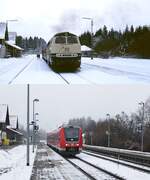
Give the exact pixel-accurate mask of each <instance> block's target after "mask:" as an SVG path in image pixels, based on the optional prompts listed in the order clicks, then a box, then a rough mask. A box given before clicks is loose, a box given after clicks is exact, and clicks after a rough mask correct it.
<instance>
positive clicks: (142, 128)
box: [139, 101, 145, 152]
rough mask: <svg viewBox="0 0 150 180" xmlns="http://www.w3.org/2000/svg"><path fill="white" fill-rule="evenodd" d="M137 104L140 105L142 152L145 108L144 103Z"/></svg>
mask: <svg viewBox="0 0 150 180" xmlns="http://www.w3.org/2000/svg"><path fill="white" fill-rule="evenodd" d="M139 105H141V106H142V117H141V151H142V152H143V144H144V110H145V103H144V102H142V101H141V102H140V103H139Z"/></svg>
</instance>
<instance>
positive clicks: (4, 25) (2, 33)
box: [0, 22, 6, 39]
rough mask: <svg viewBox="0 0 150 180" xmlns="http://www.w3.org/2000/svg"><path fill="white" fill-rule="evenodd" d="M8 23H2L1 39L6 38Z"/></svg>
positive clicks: (0, 24)
mask: <svg viewBox="0 0 150 180" xmlns="http://www.w3.org/2000/svg"><path fill="white" fill-rule="evenodd" d="M5 31H6V23H4V22H1V23H0V39H5Z"/></svg>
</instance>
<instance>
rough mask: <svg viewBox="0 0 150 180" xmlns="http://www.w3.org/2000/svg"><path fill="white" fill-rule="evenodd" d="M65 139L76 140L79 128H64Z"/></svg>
mask: <svg viewBox="0 0 150 180" xmlns="http://www.w3.org/2000/svg"><path fill="white" fill-rule="evenodd" d="M65 139H66V140H67V141H71V140H73V141H78V140H79V128H73V127H72V128H65Z"/></svg>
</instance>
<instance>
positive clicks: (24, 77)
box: [0, 55, 150, 85]
mask: <svg viewBox="0 0 150 180" xmlns="http://www.w3.org/2000/svg"><path fill="white" fill-rule="evenodd" d="M81 62H82V63H81V68H80V69H78V70H77V71H76V72H67V73H65V72H64V73H61V76H62V77H63V78H64V79H66V81H68V82H69V84H96V85H97V84H133V83H134V84H147V83H148V84H149V83H150V60H148V59H147V60H144V59H133V58H109V59H101V58H94V59H93V60H91V59H90V58H85V57H82V60H81ZM61 76H60V75H59V74H58V73H55V72H54V71H53V70H52V69H51V68H50V67H49V66H48V65H47V64H46V63H45V61H44V60H43V59H42V58H37V57H36V55H27V56H23V57H21V58H8V59H0V84H27V83H29V84H63V85H64V84H66V82H65V81H64V79H63V78H62V77H61Z"/></svg>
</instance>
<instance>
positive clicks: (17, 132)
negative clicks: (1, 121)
mask: <svg viewBox="0 0 150 180" xmlns="http://www.w3.org/2000/svg"><path fill="white" fill-rule="evenodd" d="M7 129H9V130H10V131H12V132H14V133H16V134H19V135H21V136H23V134H22V133H21V132H19V131H16V130H14V129H12V128H10V127H7Z"/></svg>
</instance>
